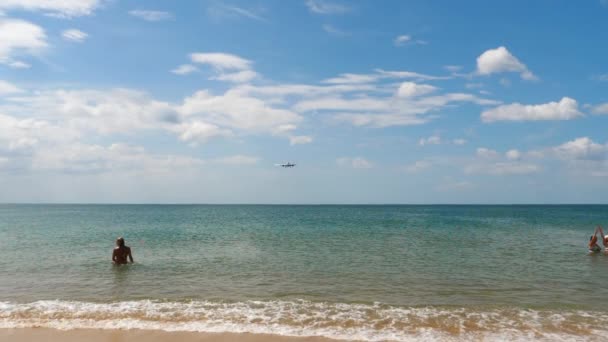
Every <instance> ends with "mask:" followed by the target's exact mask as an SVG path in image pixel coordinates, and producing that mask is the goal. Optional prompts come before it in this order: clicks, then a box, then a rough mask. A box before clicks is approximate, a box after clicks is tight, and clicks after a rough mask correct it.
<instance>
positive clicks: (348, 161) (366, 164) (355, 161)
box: [336, 157, 374, 169]
mask: <svg viewBox="0 0 608 342" xmlns="http://www.w3.org/2000/svg"><path fill="white" fill-rule="evenodd" d="M336 163H337V164H338V165H339V166H345V167H352V168H353V169H371V168H372V167H374V165H373V164H372V163H371V162H370V161H368V160H366V159H365V158H362V157H354V158H351V157H342V158H338V159H337V160H336Z"/></svg>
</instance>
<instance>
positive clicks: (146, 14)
mask: <svg viewBox="0 0 608 342" xmlns="http://www.w3.org/2000/svg"><path fill="white" fill-rule="evenodd" d="M129 14H130V15H132V16H134V17H137V18H139V19H143V20H145V21H163V20H170V19H172V18H173V15H172V14H171V13H169V12H165V11H152V10H132V11H129Z"/></svg>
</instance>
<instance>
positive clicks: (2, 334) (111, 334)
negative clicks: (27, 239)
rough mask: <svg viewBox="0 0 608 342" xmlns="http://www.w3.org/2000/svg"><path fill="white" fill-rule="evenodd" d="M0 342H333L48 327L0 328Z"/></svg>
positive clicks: (248, 335)
mask: <svg viewBox="0 0 608 342" xmlns="http://www.w3.org/2000/svg"><path fill="white" fill-rule="evenodd" d="M0 341H11V342H32V341H48V342H55V341H57V342H59V341H61V342H81V341H87V342H123V341H125V342H126V341H147V342H175V341H180V342H228V341H238V342H265V341H268V342H324V341H333V340H330V339H326V338H320V337H286V336H277V335H264V334H228V333H217V334H215V333H197V332H166V331H160V330H139V329H132V330H102V329H74V330H57V329H48V328H25V329H0Z"/></svg>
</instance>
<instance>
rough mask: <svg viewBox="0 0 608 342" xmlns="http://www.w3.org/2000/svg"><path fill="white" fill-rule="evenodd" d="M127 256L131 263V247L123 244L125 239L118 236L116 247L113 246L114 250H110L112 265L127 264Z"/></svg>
mask: <svg viewBox="0 0 608 342" xmlns="http://www.w3.org/2000/svg"><path fill="white" fill-rule="evenodd" d="M127 258H129V260H131V263H133V256H132V255H131V247H129V246H125V239H123V238H122V237H119V238H118V239H116V248H114V251H113V252H112V263H113V264H114V265H125V264H128V262H127Z"/></svg>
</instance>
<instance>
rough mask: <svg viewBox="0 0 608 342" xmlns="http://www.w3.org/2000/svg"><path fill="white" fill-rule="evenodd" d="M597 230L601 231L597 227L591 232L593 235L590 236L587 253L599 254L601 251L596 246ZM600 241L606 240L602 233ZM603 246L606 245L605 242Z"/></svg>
mask: <svg viewBox="0 0 608 342" xmlns="http://www.w3.org/2000/svg"><path fill="white" fill-rule="evenodd" d="M598 229H599V230H600V231H601V230H602V228H601V227H600V226H597V228H595V232H593V235H591V237H590V238H589V252H599V251H601V250H602V248H601V247H600V246H598V244H597V233H598ZM602 240H603V241H606V239H605V238H604V234H603V232H602ZM605 245H606V242H604V246H605Z"/></svg>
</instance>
